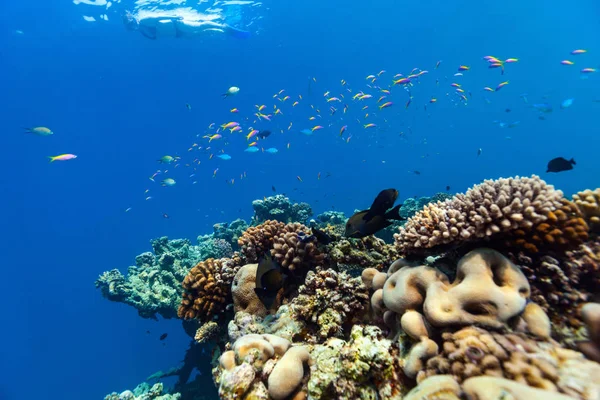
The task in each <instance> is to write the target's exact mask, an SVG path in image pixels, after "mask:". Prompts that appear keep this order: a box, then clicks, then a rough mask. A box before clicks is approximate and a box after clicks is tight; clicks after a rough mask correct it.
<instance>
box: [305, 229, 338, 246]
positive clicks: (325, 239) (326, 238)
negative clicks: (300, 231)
mask: <svg viewBox="0 0 600 400" xmlns="http://www.w3.org/2000/svg"><path fill="white" fill-rule="evenodd" d="M311 229H312V233H313V236H314V237H316V238H317V242H318V243H319V244H324V245H328V244H329V243H331V242H333V240H334V239H333V238H332V237H331V236H330V235H328V234H327V233H325V232H323V231H322V230H320V229H319V228H311Z"/></svg>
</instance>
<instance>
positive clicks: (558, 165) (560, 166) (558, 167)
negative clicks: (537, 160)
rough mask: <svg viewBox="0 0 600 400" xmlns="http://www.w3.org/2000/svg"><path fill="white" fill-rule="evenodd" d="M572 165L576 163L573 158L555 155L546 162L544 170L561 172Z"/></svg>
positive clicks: (569, 168)
mask: <svg viewBox="0 0 600 400" xmlns="http://www.w3.org/2000/svg"><path fill="white" fill-rule="evenodd" d="M573 165H577V163H576V162H575V160H574V159H572V158H571V159H570V160H567V159H566V158H563V157H556V158H554V159H552V160H550V161H549V162H548V169H547V170H546V172H563V171H569V170H571V169H573Z"/></svg>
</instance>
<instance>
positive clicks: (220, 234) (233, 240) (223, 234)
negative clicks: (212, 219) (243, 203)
mask: <svg viewBox="0 0 600 400" xmlns="http://www.w3.org/2000/svg"><path fill="white" fill-rule="evenodd" d="M246 229H248V223H247V222H246V221H244V220H243V219H236V220H235V221H232V222H221V223H218V224H214V225H213V234H212V235H213V237H214V238H215V239H223V240H225V241H226V242H227V243H229V244H230V245H231V246H232V247H233V250H239V245H238V239H239V238H240V237H241V236H242V234H243V233H244V231H245V230H246ZM213 258H219V257H213Z"/></svg>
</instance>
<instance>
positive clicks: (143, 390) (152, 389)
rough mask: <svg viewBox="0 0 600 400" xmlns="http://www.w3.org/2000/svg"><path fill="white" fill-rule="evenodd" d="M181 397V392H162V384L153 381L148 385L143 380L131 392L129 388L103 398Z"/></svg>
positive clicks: (162, 399) (166, 399)
mask: <svg viewBox="0 0 600 400" xmlns="http://www.w3.org/2000/svg"><path fill="white" fill-rule="evenodd" d="M180 398H181V394H179V393H174V394H168V393H165V394H163V384H162V383H155V384H154V385H152V386H150V385H149V384H148V383H146V382H143V383H141V384H139V385H138V386H137V387H136V388H135V389H134V390H133V392H132V391H131V390H126V391H124V392H122V393H121V394H119V393H115V392H113V393H111V394H109V395H106V396H105V397H104V400H179V399H180Z"/></svg>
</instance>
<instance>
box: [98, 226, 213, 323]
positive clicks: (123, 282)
mask: <svg viewBox="0 0 600 400" xmlns="http://www.w3.org/2000/svg"><path fill="white" fill-rule="evenodd" d="M151 243H152V247H153V248H154V251H155V254H152V253H150V252H146V253H142V254H140V255H139V256H137V257H136V259H135V261H136V265H135V266H131V267H129V268H128V271H127V277H125V276H123V274H121V272H119V270H117V269H113V270H111V271H107V272H104V273H103V274H102V275H101V276H100V277H99V278H98V279H97V280H96V283H95V284H96V287H97V288H99V289H100V290H101V292H102V295H103V296H104V297H106V298H107V299H109V300H112V301H118V302H122V303H126V304H129V305H132V306H133V307H135V308H136V309H137V310H138V313H139V315H140V316H142V317H143V318H152V319H156V318H157V317H156V314H159V315H161V316H162V317H163V318H174V317H175V316H176V315H177V306H178V304H179V302H180V301H181V292H182V290H181V282H182V281H183V279H184V277H185V275H186V274H187V273H188V271H189V269H190V268H191V266H192V265H194V264H195V263H196V262H198V260H199V259H201V257H202V253H201V252H200V251H199V249H198V247H196V246H192V245H191V243H190V242H189V241H188V240H182V239H177V240H168V239H167V238H166V237H162V238H159V239H156V240H153V241H152V242H151Z"/></svg>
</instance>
